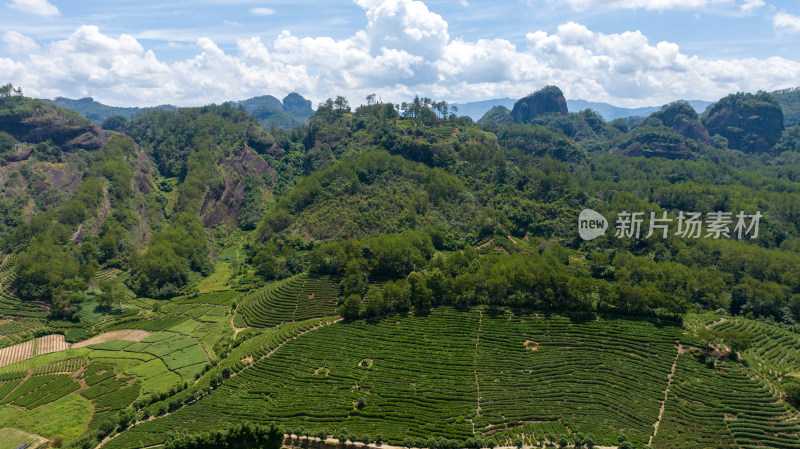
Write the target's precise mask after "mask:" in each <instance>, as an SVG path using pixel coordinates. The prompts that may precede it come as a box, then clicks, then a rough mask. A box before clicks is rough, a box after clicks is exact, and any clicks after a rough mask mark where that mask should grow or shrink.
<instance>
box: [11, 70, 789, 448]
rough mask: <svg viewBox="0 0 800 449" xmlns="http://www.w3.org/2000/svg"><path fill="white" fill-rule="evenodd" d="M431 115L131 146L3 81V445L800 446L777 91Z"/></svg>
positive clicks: (365, 115)
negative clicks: (711, 100)
mask: <svg viewBox="0 0 800 449" xmlns="http://www.w3.org/2000/svg"><path fill="white" fill-rule="evenodd" d="M441 105H442V103H441V102H438V101H435V100H433V101H432V100H431V99H424V100H423V99H419V98H416V99H415V100H414V101H413V102H412V103H410V104H409V103H406V104H405V107H401V108H397V107H396V106H395V105H393V104H389V103H378V104H369V105H366V106H360V107H357V108H354V109H351V108H350V107H349V106H348V104H347V102H346V101H342V100H341V99H337V101H336V102H334V101H330V102H325V103H323V104H321V105H320V106H319V107H318V108H317V109H316V111H312V109H311V103H310V102H309V101H308V100H306V99H304V98H302V97H301V96H300V95H297V94H291V95H289V96H287V97H286V98H284V99H283V100H279V99H278V98H276V97H273V96H261V97H255V98H251V99H249V100H245V101H242V102H239V103H223V104H221V105H208V106H203V107H192V108H178V109H177V110H175V111H165V110H162V109H159V108H151V109H148V110H146V111H141V112H140V113H138V114H136V115H135V116H133V118H132V119H130V120H125V119H124V118H121V120H122V121H124V123H123V124H124V126H115V127H114V128H115V129H117V131H112V130H110V129H101V128H99V127H98V126H97V125H96V124H93V123H92V122H91V121H89V120H88V119H86V118H85V117H82V116H80V115H79V114H77V113H76V112H73V111H69V110H66V109H64V108H60V107H58V106H56V105H55V104H54V103H52V102H45V101H41V100H35V99H30V98H27V97H24V96H23V95H22V91H21V89H14V88H13V86H10V85H7V86H3V87H0V441H7V440H8V437H9V435H10V436H12V438H14V439H13V440H11V441H13V442H14V446H10V447H16V446H17V445H19V444H24V443H27V442H29V441H32V440H25V441H20V442H19V443H17V441H19V439H20V438H26V435H28V434H36V435H41V436H42V440H45V439H46V440H50V442H49V443H44V444H43V445H45V444H47V445H50V446H51V447H67V448H94V447H102V448H103V449H143V448H149V447H156V446H159V445H163V446H164V447H165V448H169V449H192V448H194V449H197V448H201V447H202V448H207V447H230V448H244V447H278V446H280V445H281V442H283V444H285V445H286V446H288V447H290V448H294V449H298V448H299V447H301V446H303V447H305V446H309V445H310V446H314V447H322V446H323V445H327V447H334V446H337V444H338V446H337V447H339V448H347V447H355V446H354V445H353V444H351V443H354V442H358V444H361V443H369V444H370V445H371V446H372V443H378V444H386V445H392V446H401V445H402V447H401V449H403V448H415V447H416V448H428V449H454V448H469V449H481V448H495V447H512V446H513V447H555V446H560V447H617V448H644V447H648V446H651V447H653V448H657V449H674V448H681V449H707V448H712V447H713V448H726V449H727V448H736V447H748V448H756V447H758V448H766V447H769V448H795V449H797V448H800V438H799V436H800V422H798V421H797V420H796V419H794V417H796V416H797V404H798V403H800V402H799V401H800V380H798V379H797V377H796V376H795V375H794V374H796V373H797V372H798V367H800V276H798V275H797V273H798V270H797V267H798V266H800V205H799V204H800V202H799V200H798V198H800V127H790V128H788V129H786V130H784V131H783V132H782V133H781V130H782V126H783V124H782V122H783V120H782V116H781V115H780V108H779V107H778V100H776V98H775V96H774V95H772V94H767V93H759V94H755V95H751V94H733V95H730V96H728V97H725V98H723V99H722V100H720V101H719V102H717V103H715V104H714V105H712V106H711V107H709V108H708V109H707V113H705V114H702V115H701V114H698V113H697V111H696V110H695V109H694V107H693V106H692V105H690V104H689V103H687V102H675V103H672V104H670V105H668V106H667V107H664V108H660V109H659V110H657V111H654V112H653V113H651V114H649V115H648V116H647V117H643V118H641V119H636V120H625V119H622V120H614V121H610V122H609V121H606V120H604V119H603V117H601V116H600V115H599V114H598V113H597V112H594V111H592V110H590V109H583V110H576V111H573V112H569V111H567V107H566V101H565V100H564V97H563V95H562V94H561V90H560V89H559V88H557V87H552V86H551V87H548V88H546V89H543V90H542V91H539V92H536V93H534V94H533V95H532V96H529V97H527V98H525V99H521V100H519V101H518V102H516V107H514V106H515V105H513V104H512V108H514V109H516V113H515V114H513V115H516V118H517V120H514V117H513V116H512V111H511V110H509V109H508V108H507V107H505V106H502V105H496V106H494V107H493V108H492V109H490V112H489V113H486V114H485V115H484V118H483V119H482V120H480V121H479V122H478V123H475V122H473V121H472V120H470V119H469V118H466V117H463V116H462V117H453V116H450V115H446V114H444V113H443V109H442V107H441ZM523 105H524V106H523ZM248 109H249V110H250V112H248ZM259 111H262V112H266V113H268V114H272V115H270V116H269V117H266V118H265V117H262V118H265V119H270V118H276V117H281V118H286V117H290V118H292V120H301V117H303V116H305V117H307V119H308V122H307V124H305V125H300V126H296V127H294V128H293V129H292V130H291V132H289V131H286V130H284V129H281V128H280V127H276V128H274V129H270V130H266V129H264V127H263V126H262V125H263V123H261V122H260V121H259V120H257V119H256V118H255V117H254V116H255V115H260V113H259ZM279 114H285V116H284V115H279ZM107 124H108V123H106V125H107ZM106 128H108V126H106ZM725 133H727V136H728V137H726V134H725ZM731 133H733V134H731ZM778 135H780V139H778V143H774V141H775V139H776V136H778ZM737 136H738V137H737ZM734 137H737V138H734ZM773 143H774V144H773ZM770 145H772V146H770ZM587 212H589V214H588V215H587ZM687 214H688V216H687ZM759 220H760V222H759ZM739 223H742V225H744V226H742V225H740V224H739ZM588 230H593V231H598V232H599V234H594V235H593V236H592V237H589V238H590V239H591V240H586V239H587V237H586V235H587V234H586V233H584V232H582V231H588ZM726 230H727V232H725V231H726ZM662 231H663V232H662ZM676 231H677V232H676ZM756 234H757V235H756ZM631 385H635V386H636V388H635V389H632V388H631ZM42 423H46V424H47V425H46V426H45V425H42ZM273 424H274V425H275V426H273ZM277 426H280V427H277ZM16 429H19V430H16ZM656 429H657V430H658V431H657V432H656ZM29 436H30V437H31V438H33V437H34V435H29ZM331 436H333V437H335V438H336V439H337V440H338V441H340V442H346V441H347V440H349V441H350V442H351V443H343V444H339V443H336V442H333V441H332V440H330V441H327V442H325V443H322V442H320V443H319V444H317V443H316V442H312V441H315V440H310V438H308V437H315V438H320V439H327V438H329V437H331ZM36 438H38V437H36ZM36 444H38V443H36ZM0 446H3V445H2V444H0ZM3 447H5V446H3Z"/></svg>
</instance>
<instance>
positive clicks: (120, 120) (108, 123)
mask: <svg viewBox="0 0 800 449" xmlns="http://www.w3.org/2000/svg"><path fill="white" fill-rule="evenodd" d="M100 127H101V128H103V129H105V130H110V131H117V132H121V133H124V132H125V129H126V128H127V127H128V119H127V118H125V117H124V116H121V115H112V116H111V117H109V118H107V119H105V120H103V124H102V125H100Z"/></svg>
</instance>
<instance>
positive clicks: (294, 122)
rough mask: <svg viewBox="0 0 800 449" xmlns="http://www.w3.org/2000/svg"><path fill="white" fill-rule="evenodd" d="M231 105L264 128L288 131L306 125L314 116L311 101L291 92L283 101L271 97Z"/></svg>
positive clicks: (256, 98) (234, 102)
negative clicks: (248, 115) (239, 106)
mask: <svg viewBox="0 0 800 449" xmlns="http://www.w3.org/2000/svg"><path fill="white" fill-rule="evenodd" d="M230 103H231V104H233V105H241V106H243V107H244V109H245V110H246V111H247V112H248V113H249V114H250V115H252V116H253V117H254V118H255V119H256V120H258V122H259V123H260V124H261V126H263V127H264V128H267V129H271V128H272V127H277V128H282V129H285V130H290V129H292V128H294V127H295V126H302V125H305V124H306V123H308V118H309V117H311V116H312V115H313V114H314V110H313V109H312V108H311V101H309V100H306V99H305V98H303V96H302V95H300V94H298V93H295V92H292V93H290V94H289V95H287V96H286V97H284V99H283V101H282V102H281V100H278V99H277V98H275V97H273V96H272V95H263V96H260V97H253V98H250V99H247V100H243V101H232V102H230Z"/></svg>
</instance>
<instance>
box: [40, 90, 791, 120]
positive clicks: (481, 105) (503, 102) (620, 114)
mask: <svg viewBox="0 0 800 449" xmlns="http://www.w3.org/2000/svg"><path fill="white" fill-rule="evenodd" d="M773 94H774V95H775V96H776V97H777V98H778V101H779V102H780V103H781V106H782V107H783V109H784V115H785V119H784V124H785V126H792V125H797V124H798V123H800V88H796V89H784V90H778V91H775V92H773ZM47 101H51V102H52V103H54V104H55V105H56V106H61V107H63V108H65V109H69V110H71V111H75V112H77V113H78V114H80V115H82V116H84V117H86V118H88V119H89V120H91V121H92V122H94V123H95V124H97V125H100V124H101V123H102V122H103V120H105V119H107V118H108V117H112V116H115V115H121V116H123V117H125V118H127V119H128V120H130V119H131V118H133V116H135V115H136V114H139V113H140V112H144V111H146V110H148V109H152V108H149V107H144V108H140V107H117V106H108V105H105V104H103V103H99V102H97V101H94V99H92V98H91V97H86V98H81V99H79V100H72V99H69V98H64V97H57V98H56V99H54V100H47ZM516 101H517V100H515V99H513V98H508V97H505V98H496V99H492V100H482V101H472V102H469V103H454V104H453V106H458V114H459V115H466V116H469V117H471V118H472V119H473V120H475V121H477V120H479V119H480V118H481V117H483V115H484V114H486V112H487V111H489V110H490V109H492V108H493V107H494V106H504V107H506V108H508V109H509V110H510V109H512V108H513V107H514V103H515V102H516ZM228 103H230V104H233V105H238V104H240V105H242V106H244V108H245V109H246V110H247V112H248V113H250V115H252V116H253V117H255V118H256V119H257V120H258V121H259V123H261V125H262V126H264V127H265V128H270V127H272V126H276V127H279V128H283V129H291V128H293V127H295V126H298V125H303V124H305V123H307V122H308V118H309V117H310V116H311V115H313V114H314V110H313V109H312V108H311V101H309V100H306V99H305V98H303V96H302V95H300V94H297V93H291V94H289V95H287V96H286V97H285V98H284V99H283V101H281V100H279V99H277V98H276V97H274V96H272V95H262V96H259V97H253V98H250V99H247V100H243V101H229V102H228ZM688 103H689V105H691V106H692V107H693V108H694V110H695V111H697V113H698V114H702V113H703V112H704V111H705V110H706V108H707V107H708V106H709V105H710V104H712V102H710V101H705V100H690V101H688ZM664 106H665V105H662V106H647V107H641V108H623V107H619V106H614V105H612V104H609V103H603V102H596V101H586V100H567V108H568V109H569V111H570V112H579V111H583V110H585V109H592V110H594V111H596V112H597V113H599V114H600V115H601V116H602V117H603V118H604V119H605V120H606V121H611V120H614V119H617V118H625V117H632V116H634V117H635V116H638V117H646V116H648V115H650V114H652V113H653V112H656V111H658V110H660V109H662V108H663V107H664ZM155 107H157V108H161V109H167V110H174V109H177V106H173V105H169V104H166V105H161V106H155Z"/></svg>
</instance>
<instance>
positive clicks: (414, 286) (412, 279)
mask: <svg viewBox="0 0 800 449" xmlns="http://www.w3.org/2000/svg"><path fill="white" fill-rule="evenodd" d="M406 281H407V282H408V285H409V289H410V293H411V304H413V305H414V307H415V308H416V309H417V311H420V312H422V311H426V310H428V309H430V308H431V305H432V304H431V297H432V296H433V292H431V289H429V288H428V286H427V283H426V282H425V278H424V277H423V276H422V274H421V273H419V272H416V271H412V272H411V273H410V274H409V275H408V277H407V278H406Z"/></svg>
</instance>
